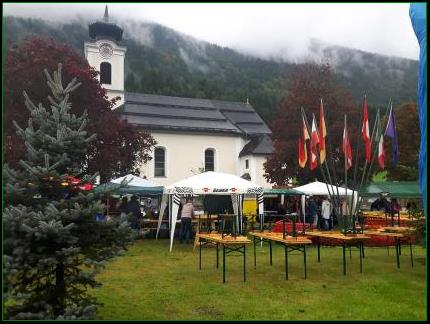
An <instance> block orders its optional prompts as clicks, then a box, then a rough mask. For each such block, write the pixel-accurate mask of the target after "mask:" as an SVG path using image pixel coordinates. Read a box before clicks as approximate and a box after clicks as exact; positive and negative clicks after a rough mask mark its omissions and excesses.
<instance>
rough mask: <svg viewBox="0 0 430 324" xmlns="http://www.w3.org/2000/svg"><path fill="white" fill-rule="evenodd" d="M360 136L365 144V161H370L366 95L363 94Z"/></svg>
mask: <svg viewBox="0 0 430 324" xmlns="http://www.w3.org/2000/svg"><path fill="white" fill-rule="evenodd" d="M361 137H362V138H363V141H364V145H365V146H366V161H367V162H370V156H371V143H370V135H369V116H368V113H367V99H366V96H364V102H363V124H362V126H361Z"/></svg>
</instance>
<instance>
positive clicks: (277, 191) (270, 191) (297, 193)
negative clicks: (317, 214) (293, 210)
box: [264, 189, 305, 196]
mask: <svg viewBox="0 0 430 324" xmlns="http://www.w3.org/2000/svg"><path fill="white" fill-rule="evenodd" d="M264 193H265V194H268V195H287V196H300V195H305V193H304V192H301V191H298V190H296V189H264Z"/></svg>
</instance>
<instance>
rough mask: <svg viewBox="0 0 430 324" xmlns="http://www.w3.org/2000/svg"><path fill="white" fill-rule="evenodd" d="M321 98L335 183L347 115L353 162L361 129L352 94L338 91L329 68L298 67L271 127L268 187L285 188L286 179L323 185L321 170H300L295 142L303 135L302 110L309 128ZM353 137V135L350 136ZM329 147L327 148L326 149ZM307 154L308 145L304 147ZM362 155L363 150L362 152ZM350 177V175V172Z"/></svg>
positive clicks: (340, 164)
mask: <svg viewBox="0 0 430 324" xmlns="http://www.w3.org/2000/svg"><path fill="white" fill-rule="evenodd" d="M321 98H322V99H323V101H324V113H325V121H326V126H327V138H326V141H327V143H326V146H327V157H328V158H329V159H331V161H336V163H335V168H336V171H337V173H338V172H339V173H338V180H340V179H343V177H342V176H340V175H341V174H343V173H341V172H343V168H342V166H343V157H342V156H340V154H342V153H341V151H340V148H341V144H342V132H343V126H344V125H343V120H344V118H343V116H344V114H345V113H346V114H348V120H349V121H351V122H350V123H349V125H348V128H349V130H350V135H351V142H352V147H353V156H354V158H355V145H356V143H357V139H356V136H355V134H356V133H357V131H358V128H359V127H360V126H361V125H360V122H359V118H360V117H359V116H360V109H361V108H360V107H357V108H356V109H354V104H353V99H352V96H351V94H350V93H349V92H348V91H347V90H346V89H344V88H343V87H341V86H340V85H339V84H338V83H337V81H336V79H335V77H334V75H333V73H332V70H331V68H330V66H329V65H328V64H323V65H313V64H305V65H302V66H299V67H298V68H297V69H296V70H295V71H294V73H293V74H292V76H291V79H290V82H289V88H288V95H287V96H286V97H285V98H284V99H283V101H282V102H281V104H280V106H279V109H278V112H277V115H276V117H275V118H274V119H273V122H272V123H271V129H272V132H273V133H272V140H273V144H274V147H275V152H274V153H273V154H272V155H271V156H270V157H269V158H268V160H267V162H266V163H265V165H264V167H265V171H266V173H265V177H266V179H267V180H268V181H270V182H271V183H276V184H277V185H286V184H287V183H288V180H289V179H297V180H298V182H300V183H306V182H309V181H314V180H315V178H316V179H318V180H320V181H324V178H323V177H322V175H321V172H320V168H319V167H318V168H316V169H315V170H313V171H310V169H309V158H308V164H307V165H306V167H305V168H303V169H302V168H300V167H299V163H298V159H297V151H298V148H297V141H298V138H299V136H300V135H301V131H302V117H301V113H300V109H301V107H303V108H304V110H305V113H306V116H307V119H308V123H309V125H311V122H312V113H314V114H315V118H316V120H318V119H319V108H320V100H321ZM352 134H354V135H352ZM327 144H328V145H327ZM307 148H308V150H309V145H308V143H307ZM361 152H363V150H362V149H361ZM330 171H331V169H330ZM350 176H352V172H350Z"/></svg>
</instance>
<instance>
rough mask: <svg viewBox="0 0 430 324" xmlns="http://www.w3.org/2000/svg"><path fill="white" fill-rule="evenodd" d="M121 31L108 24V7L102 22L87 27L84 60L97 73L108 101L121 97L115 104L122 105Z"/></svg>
mask: <svg viewBox="0 0 430 324" xmlns="http://www.w3.org/2000/svg"><path fill="white" fill-rule="evenodd" d="M122 33H123V30H122V29H121V28H120V27H118V26H117V25H115V24H113V23H110V22H109V13H108V7H107V6H106V8H105V14H104V17H103V21H97V22H95V23H93V24H91V25H89V36H90V38H91V41H89V42H85V43H84V51H85V58H86V59H87V61H88V63H89V64H90V66H92V67H93V68H94V69H95V70H97V71H99V72H100V74H99V80H100V83H101V84H102V87H103V88H105V89H106V90H107V95H108V97H109V99H112V98H115V97H121V99H120V100H118V101H117V102H116V104H115V107H114V108H116V107H118V106H120V105H122V104H123V103H124V58H125V52H126V51H127V48H126V47H125V46H120V45H119V44H120V42H121V40H122Z"/></svg>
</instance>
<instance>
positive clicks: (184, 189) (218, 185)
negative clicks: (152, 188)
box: [165, 171, 263, 195]
mask: <svg viewBox="0 0 430 324" xmlns="http://www.w3.org/2000/svg"><path fill="white" fill-rule="evenodd" d="M165 189H166V193H170V194H173V193H178V194H200V195H208V194H211V195H213V194H221V195H222V194H224V195H225V194H233V193H237V194H246V193H248V194H258V193H263V187H261V186H259V185H257V184H255V183H253V182H251V181H248V180H245V179H243V178H241V177H239V176H236V175H233V174H228V173H221V172H213V171H208V172H204V173H200V174H197V175H194V176H191V177H188V178H185V179H183V180H181V181H178V182H176V183H174V184H172V185H170V186H167V187H166V188H165Z"/></svg>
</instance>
